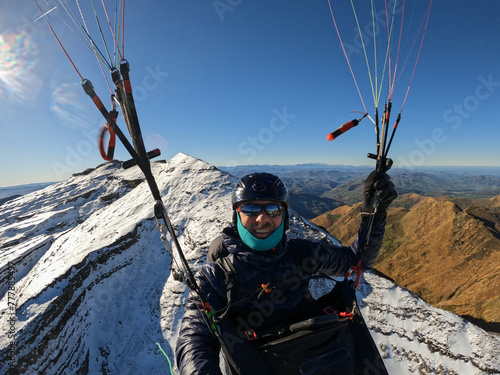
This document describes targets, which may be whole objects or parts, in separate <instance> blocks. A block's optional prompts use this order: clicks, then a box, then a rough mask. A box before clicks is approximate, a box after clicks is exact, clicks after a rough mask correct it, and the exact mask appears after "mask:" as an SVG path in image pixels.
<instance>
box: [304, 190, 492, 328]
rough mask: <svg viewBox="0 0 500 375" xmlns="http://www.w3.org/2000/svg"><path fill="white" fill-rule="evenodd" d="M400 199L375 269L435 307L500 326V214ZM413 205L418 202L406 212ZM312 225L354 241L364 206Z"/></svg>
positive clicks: (321, 218) (330, 215) (343, 210)
mask: <svg viewBox="0 0 500 375" xmlns="http://www.w3.org/2000/svg"><path fill="white" fill-rule="evenodd" d="M401 199H402V201H403V202H404V204H401V203H400V202H398V204H397V205H398V206H402V207H396V208H391V209H390V210H389V217H388V221H387V227H386V235H385V238H384V244H383V247H382V250H381V252H380V256H379V258H378V260H377V263H376V264H375V267H376V268H377V269H378V270H380V271H382V272H383V273H385V274H386V275H388V276H390V277H391V278H393V279H394V280H395V281H396V282H397V283H398V284H400V285H402V286H404V287H406V288H408V289H410V290H412V291H414V292H415V293H417V294H419V295H420V296H422V297H423V298H424V299H425V300H427V301H428V302H429V303H431V304H433V305H435V306H438V307H441V308H444V309H447V310H450V311H453V312H455V313H457V314H460V315H467V316H471V317H473V318H476V319H482V320H484V321H486V322H490V323H491V322H497V323H498V322H500V213H499V212H498V211H494V210H491V209H489V208H486V207H482V206H478V205H471V206H469V207H468V208H467V209H465V210H461V209H460V208H459V207H458V206H457V205H456V204H454V203H452V202H450V201H447V200H444V199H441V198H440V199H436V198H428V197H427V198H424V197H418V196H416V195H415V194H411V195H409V194H408V195H403V196H402V197H401ZM398 201H399V199H398ZM411 201H413V202H415V204H414V205H413V206H411V207H410V209H408V208H405V207H407V206H408V203H409V202H411ZM481 203H482V202H481ZM490 204H491V203H490ZM488 206H489V207H491V205H488ZM312 221H313V222H314V223H316V224H317V225H321V226H323V227H324V228H326V229H327V230H328V231H329V232H330V233H332V235H334V236H335V237H336V238H338V239H339V240H340V241H341V242H343V243H350V241H352V240H353V239H354V237H355V236H356V232H357V228H358V226H359V205H357V206H354V207H352V208H350V209H348V207H347V206H344V207H340V208H338V209H337V210H333V211H330V212H328V213H326V214H323V215H321V216H319V217H318V218H316V219H313V220H312Z"/></svg>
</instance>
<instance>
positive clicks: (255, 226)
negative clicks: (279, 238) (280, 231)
mask: <svg viewBox="0 0 500 375" xmlns="http://www.w3.org/2000/svg"><path fill="white" fill-rule="evenodd" d="M247 204H254V205H259V206H260V205H262V206H264V205H266V204H276V202H272V201H251V202H246V203H244V204H241V205H240V206H239V208H240V207H241V206H244V205H247ZM280 206H281V205H280ZM238 211H239V212H238V215H240V220H241V224H243V226H244V227H245V228H246V230H248V231H249V232H250V233H251V234H252V236H254V237H255V238H258V239H264V238H267V237H269V236H270V235H271V233H273V232H274V231H275V230H276V229H277V228H278V227H279V226H280V225H281V222H282V220H283V210H281V214H280V215H278V216H274V217H270V216H268V215H267V213H266V211H265V210H264V208H262V210H261V211H260V212H259V213H258V215H257V216H247V215H245V214H244V213H243V212H241V211H240V210H238Z"/></svg>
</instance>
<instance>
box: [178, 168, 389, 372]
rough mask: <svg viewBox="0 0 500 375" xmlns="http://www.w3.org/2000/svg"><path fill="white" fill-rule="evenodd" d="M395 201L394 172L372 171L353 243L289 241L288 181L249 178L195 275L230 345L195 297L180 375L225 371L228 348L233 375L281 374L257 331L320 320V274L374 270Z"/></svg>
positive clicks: (186, 320)
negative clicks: (314, 286)
mask: <svg viewBox="0 0 500 375" xmlns="http://www.w3.org/2000/svg"><path fill="white" fill-rule="evenodd" d="M375 195H376V197H375ZM396 197H397V192H396V190H395V188H394V184H393V183H392V182H391V181H390V179H389V176H388V175H387V174H385V173H379V172H377V171H373V172H372V173H370V175H369V176H368V177H367V179H366V181H365V183H364V187H363V204H362V208H361V211H362V212H361V215H362V220H361V224H360V228H359V231H358V236H357V238H356V239H355V240H354V242H353V243H352V244H351V245H350V246H338V245H334V244H332V243H331V242H330V241H328V240H326V239H322V240H314V241H313V240H308V239H300V238H294V239H287V236H286V230H287V228H288V225H289V216H288V211H287V209H288V205H289V193H288V190H287V188H286V186H285V185H284V183H283V182H282V181H281V179H280V178H279V177H277V176H275V175H272V174H268V173H253V174H250V175H247V176H244V177H242V178H241V179H240V180H239V181H238V183H237V184H236V186H235V187H234V190H233V193H232V205H233V223H232V226H230V227H227V228H225V229H224V230H223V233H222V234H221V235H220V236H219V237H217V238H216V239H215V240H214V241H213V242H212V244H211V245H210V249H209V254H208V256H207V264H206V265H204V266H203V267H202V268H201V269H200V270H199V271H198V272H197V274H196V280H197V283H198V285H199V287H200V289H201V291H202V292H203V293H204V295H205V296H207V299H208V300H209V302H210V305H211V306H212V308H213V309H215V310H216V311H217V315H218V317H219V320H218V327H217V328H218V329H219V331H220V333H221V336H222V338H224V339H225V344H223V345H221V344H220V340H217V339H216V338H215V336H214V335H213V333H212V332H211V330H210V326H209V325H208V324H207V322H206V319H205V317H204V316H203V311H200V310H199V301H197V298H196V296H192V295H190V297H189V298H188V301H187V304H186V309H185V315H184V317H183V320H182V325H181V329H180V333H179V338H178V341H177V347H176V360H177V367H178V369H179V370H180V373H181V374H185V375H193V374H221V370H220V368H219V357H220V351H221V349H222V351H223V353H224V354H225V355H224V357H225V359H226V366H227V368H228V369H229V370H228V371H229V373H231V374H237V373H239V374H245V373H252V374H272V373H274V372H273V371H272V370H270V369H269V368H268V367H267V365H266V363H265V361H264V360H262V358H261V356H259V353H258V350H256V346H255V345H254V344H253V343H252V338H253V337H251V336H252V334H253V333H254V332H256V331H260V332H264V331H265V330H267V329H269V328H270V327H276V326H279V325H280V324H290V323H292V322H297V321H300V320H303V319H307V318H309V317H311V316H316V315H317V314H318V311H317V310H318V306H317V302H316V300H314V299H313V298H312V296H311V294H310V292H309V281H310V279H311V278H312V277H314V276H315V275H317V274H319V273H322V274H327V275H334V276H338V275H344V274H345V273H346V272H347V271H348V270H349V269H350V267H351V266H353V265H356V264H357V263H358V261H359V260H360V261H361V268H362V270H368V269H370V268H371V267H372V266H373V264H374V263H375V260H376V258H377V255H378V253H379V251H380V248H381V245H382V240H383V236H384V231H385V222H386V216H387V211H386V210H387V207H389V205H390V204H391V202H392V201H393V200H394V199H395V198H396ZM374 198H376V199H377V201H378V206H377V208H376V210H375V213H374V215H375V216H374V217H373V227H372V228H371V232H370V236H369V238H368V239H367V240H368V243H367V244H366V246H363V251H362V254H361V256H360V259H359V257H358V255H357V254H358V253H359V252H361V251H360V247H361V246H362V242H364V240H363V238H364V237H366V233H367V231H368V229H367V227H368V222H369V219H370V216H371V215H370V214H369V213H370V212H372V214H373V211H372V210H373V208H372V207H373V203H372V202H373V201H374ZM222 259H224V260H225V262H226V264H228V263H227V261H229V263H230V264H229V269H230V270H231V271H232V272H229V273H232V275H233V276H234V277H233V278H231V279H229V282H228V277H227V275H228V272H227V270H226V271H224V267H221V266H220V264H221V263H220V260H222ZM216 260H219V261H218V262H217V263H215V261H216ZM225 268H226V269H227V268H228V267H227V266H226V267H225ZM228 290H230V291H228ZM249 332H250V333H249ZM221 346H222V347H221Z"/></svg>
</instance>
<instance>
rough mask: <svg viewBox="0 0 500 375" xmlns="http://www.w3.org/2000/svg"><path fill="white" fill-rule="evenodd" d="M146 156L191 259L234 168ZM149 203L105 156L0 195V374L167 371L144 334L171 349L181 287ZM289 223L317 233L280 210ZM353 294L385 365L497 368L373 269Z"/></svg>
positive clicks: (483, 351) (473, 335) (476, 333)
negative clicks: (25, 190)
mask: <svg viewBox="0 0 500 375" xmlns="http://www.w3.org/2000/svg"><path fill="white" fill-rule="evenodd" d="M152 168H153V173H154V175H155V177H156V179H157V182H158V185H159V188H160V191H161V192H162V196H163V198H164V203H165V206H166V208H167V211H168V212H169V215H170V219H171V222H172V224H173V225H174V228H175V230H176V232H177V234H178V236H179V242H180V244H181V247H182V249H183V251H184V253H185V255H186V257H187V259H188V260H189V261H190V262H191V263H192V265H193V267H194V269H196V267H197V266H199V265H200V264H203V263H204V261H205V252H206V250H207V249H208V245H209V243H210V241H211V240H212V239H213V238H214V237H215V236H216V235H217V234H218V233H220V231H221V230H222V228H223V227H224V226H226V225H227V224H228V223H229V221H230V217H231V213H230V191H231V189H232V186H233V184H234V182H235V181H236V179H235V178H234V177H232V176H230V175H228V174H226V173H224V172H221V171H220V170H218V169H217V168H215V167H214V166H212V165H210V164H207V163H205V162H203V161H201V160H198V159H195V158H192V157H189V156H187V155H184V154H178V155H177V156H175V157H174V158H173V159H172V160H170V161H169V162H167V163H160V162H157V163H153V165H152ZM153 205H154V202H153V199H152V197H151V194H150V193H149V190H148V187H147V184H146V183H145V182H144V181H143V177H142V175H141V173H140V170H139V169H138V168H131V169H130V170H126V171H125V170H122V169H121V168H120V167H119V165H118V164H117V163H107V164H103V165H101V166H99V167H98V168H96V169H95V170H89V171H85V172H83V173H81V174H79V175H75V176H73V177H71V178H70V179H68V180H67V181H64V182H61V183H57V184H54V185H51V186H49V187H47V188H45V189H43V190H39V191H36V192H33V193H31V194H28V195H25V196H23V197H20V198H18V199H15V200H12V201H9V202H7V203H5V204H4V205H3V206H1V207H0V298H1V301H0V314H1V315H0V316H1V323H0V327H1V329H2V334H1V335H0V373H1V374H3V373H9V372H10V373H23V374H42V373H43V374H76V373H82V374H84V373H90V374H99V373H103V374H159V373H168V363H167V361H166V359H165V357H163V356H162V355H161V354H160V353H159V352H158V347H157V345H156V343H160V344H161V346H162V347H163V349H164V350H165V352H166V353H167V354H168V355H169V357H170V358H171V359H172V358H173V348H174V347H175V341H176V339H177V333H178V329H179V324H180V321H181V319H182V314H183V304H184V303H185V301H186V298H187V292H186V288H185V287H184V285H183V284H182V283H180V282H179V281H176V280H175V279H174V277H173V275H174V274H173V273H172V272H171V264H172V258H171V256H170V254H169V253H168V251H167V250H166V249H165V247H164V246H163V243H162V242H161V240H160V238H159V234H158V231H157V229H156V222H155V219H154V217H153V213H152V211H153ZM290 235H291V236H307V237H311V238H313V237H318V236H323V235H325V234H323V233H322V232H320V231H319V230H318V229H317V228H316V227H315V226H313V225H311V224H309V223H307V222H306V221H304V220H302V219H301V218H299V217H296V216H294V215H292V224H291V230H290ZM174 267H175V263H174ZM315 288H316V292H317V293H320V292H321V290H323V288H324V287H323V285H322V284H318V285H316V286H315ZM358 294H359V298H360V300H361V302H362V311H363V314H364V316H365V318H366V320H367V323H368V325H369V326H370V328H372V334H373V335H374V337H375V340H376V342H377V344H378V345H379V348H380V350H381V352H382V353H383V356H384V358H385V359H384V361H385V363H386V366H387V368H388V369H389V370H390V372H391V374H433V373H442V374H460V375H463V374H496V373H500V360H499V359H498V358H499V357H500V339H499V337H498V336H494V335H490V334H488V333H486V332H484V331H482V330H481V329H479V328H477V327H475V326H473V325H472V324H470V323H468V322H466V321H464V320H462V319H461V318H459V317H457V316H456V315H453V314H451V313H448V312H445V311H442V310H439V309H435V308H433V307H431V306H429V305H427V304H426V303H425V302H424V301H422V300H421V299H419V298H418V297H416V296H415V295H413V294H411V293H409V292H408V291H406V290H404V289H402V288H399V287H398V286H396V285H394V284H393V283H392V282H390V281H388V280H386V279H384V278H381V277H379V276H376V275H375V274H366V275H365V276H364V280H363V281H362V284H361V286H360V288H359V289H358ZM174 370H175V369H174Z"/></svg>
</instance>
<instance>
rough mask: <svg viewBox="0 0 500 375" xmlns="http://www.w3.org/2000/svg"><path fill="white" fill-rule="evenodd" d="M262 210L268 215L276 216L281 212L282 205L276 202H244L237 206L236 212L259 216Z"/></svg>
mask: <svg viewBox="0 0 500 375" xmlns="http://www.w3.org/2000/svg"><path fill="white" fill-rule="evenodd" d="M262 210H264V211H265V213H266V215H267V216H269V217H277V216H280V215H281V214H282V213H283V207H281V206H280V205H279V204H276V203H269V204H244V205H243V206H240V207H238V212H241V213H243V214H244V215H245V216H259V215H260V213H261V212H262Z"/></svg>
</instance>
